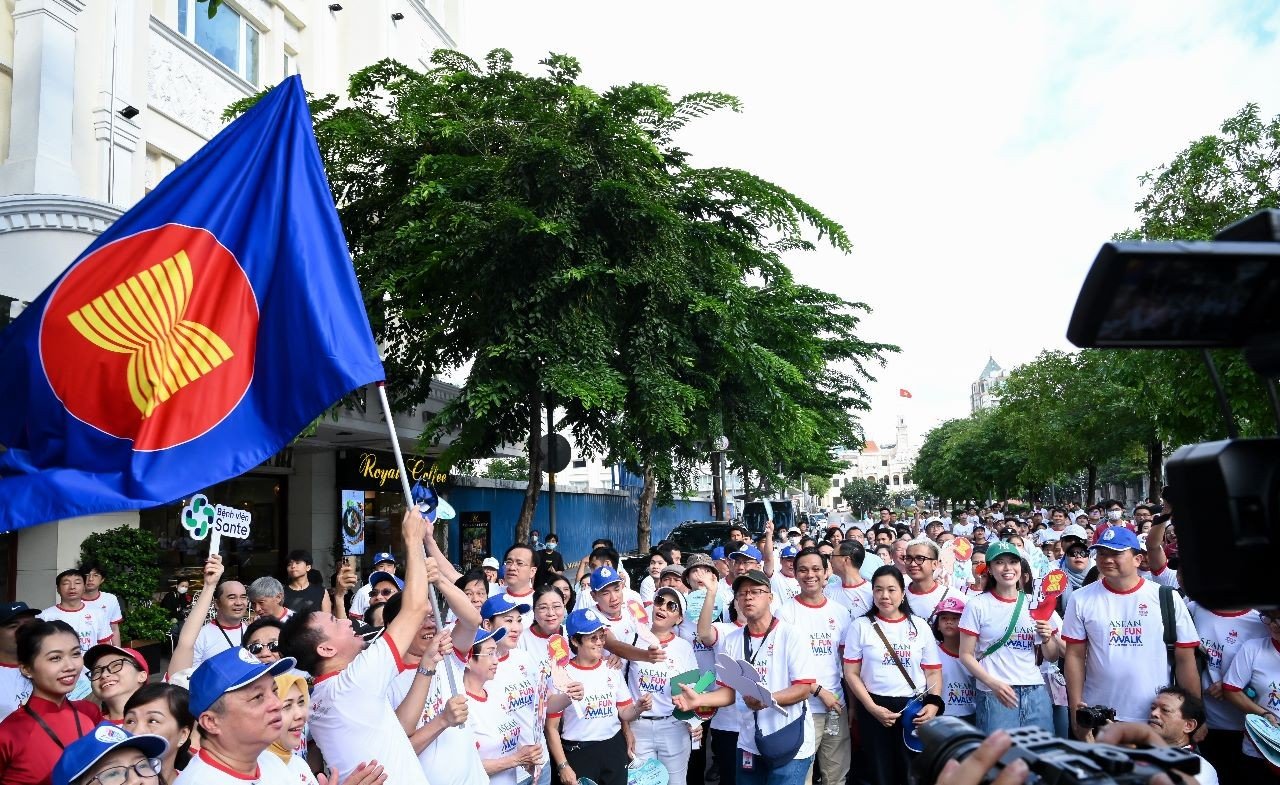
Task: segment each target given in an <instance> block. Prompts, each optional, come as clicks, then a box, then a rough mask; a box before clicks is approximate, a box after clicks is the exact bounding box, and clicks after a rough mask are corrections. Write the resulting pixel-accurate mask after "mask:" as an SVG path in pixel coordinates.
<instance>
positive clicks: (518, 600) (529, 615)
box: [502, 584, 533, 638]
mask: <svg viewBox="0 0 1280 785" xmlns="http://www.w3.org/2000/svg"><path fill="white" fill-rule="evenodd" d="M504 585H505V584H504ZM502 596H503V597H504V598H505V599H506V601H507V602H510V603H515V604H516V605H528V606H529V610H527V611H525V612H524V613H522V614H520V621H522V622H524V629H525V632H526V633H528V631H529V627H531V626H533V587H532V586H530V587H529V588H528V589H525V590H524V591H521V592H513V591H511V590H510V589H505V590H504V591H503V592H502ZM520 637H521V638H523V637H524V635H521V636H520Z"/></svg>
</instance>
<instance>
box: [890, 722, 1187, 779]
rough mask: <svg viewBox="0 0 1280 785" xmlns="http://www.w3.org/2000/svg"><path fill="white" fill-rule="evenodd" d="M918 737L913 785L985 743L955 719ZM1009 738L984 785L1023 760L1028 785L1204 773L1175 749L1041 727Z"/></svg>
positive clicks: (1021, 730) (934, 725)
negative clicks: (1074, 737)
mask: <svg viewBox="0 0 1280 785" xmlns="http://www.w3.org/2000/svg"><path fill="white" fill-rule="evenodd" d="M1094 708H1098V707H1094ZM918 733H919V735H920V739H921V740H922V741H923V742H924V752H922V753H920V756H919V757H918V758H916V760H915V762H914V763H913V764H912V766H911V776H910V777H909V780H908V781H909V782H910V783H911V785H934V783H936V782H937V781H938V775H939V774H941V773H942V767H943V766H944V765H946V762H947V761H948V760H950V759H952V758H955V759H956V760H961V761H962V760H964V759H965V758H966V757H968V756H969V754H970V753H971V752H973V751H974V750H975V749H977V748H978V745H979V744H981V743H982V742H983V741H984V740H985V739H986V735H985V734H984V733H982V732H981V731H979V730H978V729H977V728H975V727H973V726H972V725H970V724H969V723H967V722H965V721H964V720H961V719H957V718H955V717H937V718H935V719H932V720H929V721H928V722H926V723H924V724H923V725H921V726H920V729H919V731H918ZM1009 735H1010V736H1012V737H1013V747H1012V748H1010V750H1009V751H1008V752H1006V753H1005V754H1004V757H1002V758H1001V759H1000V762H999V763H998V764H996V766H995V767H993V768H992V769H991V770H990V771H988V772H987V773H986V774H985V775H984V776H983V779H982V782H983V783H984V785H985V783H990V782H994V781H995V779H996V777H998V776H1000V772H1001V771H1002V770H1003V769H1004V767H1005V766H1008V765H1009V764H1011V763H1013V762H1014V761H1015V760H1019V759H1021V760H1023V761H1026V763H1027V768H1028V769H1030V771H1031V776H1030V777H1028V778H1027V783H1028V785H1050V783H1052V785H1113V783H1114V785H1147V783H1148V782H1149V781H1150V780H1151V778H1152V777H1154V776H1155V775H1157V774H1160V773H1168V772H1173V771H1180V772H1183V773H1184V774H1191V775H1195V774H1198V773H1199V772H1200V758H1199V757H1197V756H1196V755H1195V754H1194V753H1191V752H1187V751H1186V750H1180V749H1175V748H1173V747H1156V748H1151V749H1128V748H1125V747H1115V746H1112V745H1110V744H1086V743H1084V742H1080V741H1068V740H1066V739H1059V738H1057V737H1056V736H1053V735H1050V734H1049V733H1047V732H1046V731H1044V730H1042V729H1040V728H1017V729H1015V730H1011V731H1009ZM1171 779H1172V777H1171Z"/></svg>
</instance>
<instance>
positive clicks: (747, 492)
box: [738, 466, 751, 518]
mask: <svg viewBox="0 0 1280 785" xmlns="http://www.w3.org/2000/svg"><path fill="white" fill-rule="evenodd" d="M749 501H751V470H750V469H748V468H747V467H745V466H743V467H742V503H743V505H746V503H747V502H749ZM738 517H739V518H741V517H742V512H741V511H739V512H738Z"/></svg>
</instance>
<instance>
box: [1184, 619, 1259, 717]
mask: <svg viewBox="0 0 1280 785" xmlns="http://www.w3.org/2000/svg"><path fill="white" fill-rule="evenodd" d="M1187 609H1188V610H1190V611H1191V620H1192V621H1194V622H1195V624H1196V632H1198V633H1200V648H1201V649H1202V650H1203V651H1204V653H1205V655H1206V657H1207V659H1208V667H1206V668H1205V671H1204V675H1203V676H1202V680H1201V687H1203V688H1205V689H1204V691H1203V697H1204V713H1205V716H1206V717H1207V718H1208V720H1209V727H1210V728H1212V729H1214V730H1233V731H1242V730H1244V712H1242V711H1240V710H1239V709H1237V708H1236V707H1235V706H1234V705H1232V704H1231V703H1228V702H1227V701H1226V700H1223V699H1221V698H1214V697H1213V696H1211V695H1209V692H1208V687H1209V685H1211V684H1214V683H1215V682H1220V681H1222V679H1223V677H1224V676H1226V674H1227V670H1228V669H1229V668H1230V667H1231V663H1232V661H1234V660H1235V658H1236V654H1238V653H1239V652H1240V648H1241V647H1242V646H1244V644H1246V643H1248V642H1249V641H1251V640H1253V639H1255V638H1266V637H1268V636H1269V635H1270V633H1269V632H1268V631H1267V625H1266V624H1264V623H1263V622H1262V618H1261V617H1259V616H1258V612H1257V611H1255V610H1245V611H1234V612H1231V613H1227V612H1223V611H1214V610H1210V609H1208V608H1206V607H1204V606H1203V605H1201V604H1199V603H1197V602H1188V603H1187Z"/></svg>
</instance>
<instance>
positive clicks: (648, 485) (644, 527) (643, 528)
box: [636, 464, 658, 553]
mask: <svg viewBox="0 0 1280 785" xmlns="http://www.w3.org/2000/svg"><path fill="white" fill-rule="evenodd" d="M657 495H658V478H657V477H655V476H654V474H653V466H651V465H649V464H645V467H644V488H643V489H642V490H641V491H640V511H639V514H638V515H637V516H636V549H637V550H639V551H640V553H648V552H649V540H650V538H651V535H652V533H653V527H652V525H651V524H652V519H653V500H654V498H656V497H657Z"/></svg>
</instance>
